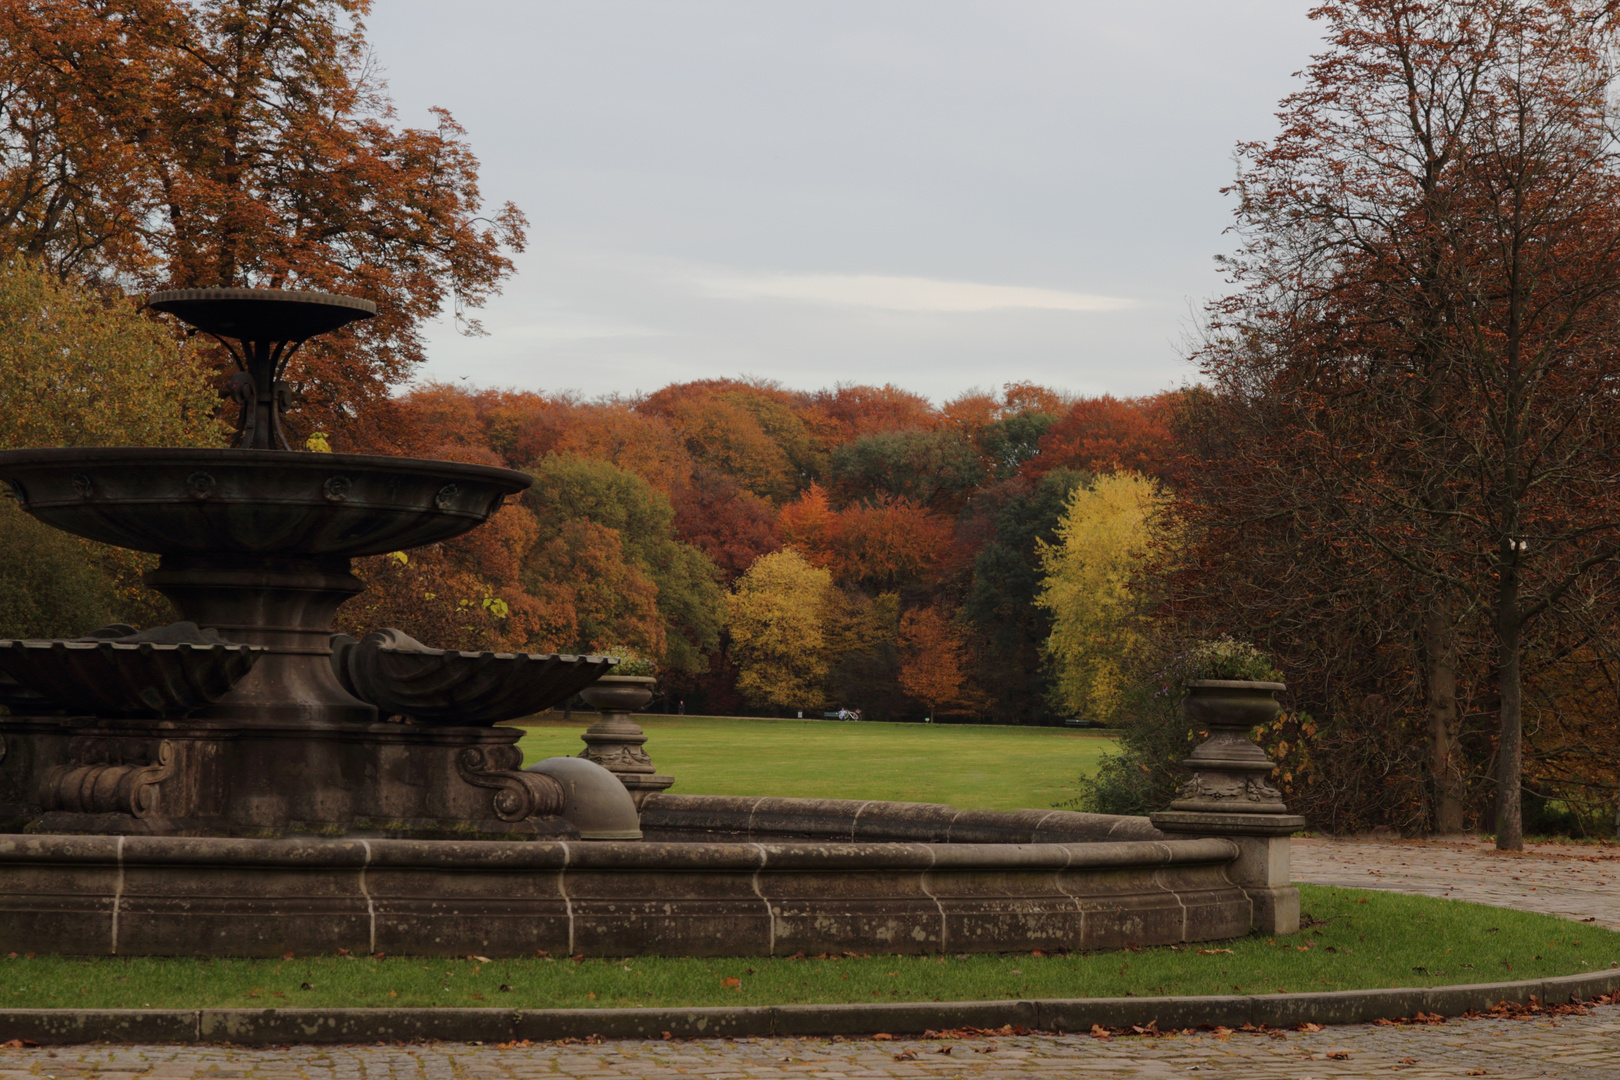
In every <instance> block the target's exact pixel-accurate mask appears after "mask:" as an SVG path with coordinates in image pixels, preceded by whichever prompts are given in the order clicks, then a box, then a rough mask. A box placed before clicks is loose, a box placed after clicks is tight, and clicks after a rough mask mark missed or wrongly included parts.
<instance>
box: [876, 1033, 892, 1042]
mask: <svg viewBox="0 0 1620 1080" xmlns="http://www.w3.org/2000/svg"><path fill="white" fill-rule="evenodd" d="M872 1041H873V1042H894V1036H893V1035H890V1034H889V1033H888V1032H887V1031H880V1032H878V1033H877V1034H876V1035H873V1036H872Z"/></svg>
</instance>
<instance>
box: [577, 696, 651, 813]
mask: <svg viewBox="0 0 1620 1080" xmlns="http://www.w3.org/2000/svg"><path fill="white" fill-rule="evenodd" d="M656 682H657V680H656V679H653V678H651V677H649V676H642V675H604V676H602V678H600V679H598V680H597V681H596V682H594V683H592V684H591V685H590V686H587V687H586V688H585V689H583V690H581V691H580V692H579V696H580V697H582V698H584V699H585V703H586V704H587V705H590V706H591V707H592V708H594V709H596V711H597V720H596V723H594V724H592V725H591V726H590V727H588V728H586V729H585V734H583V735H581V736H580V738H581V739H583V740H584V742H585V749H584V750H583V751H581V752H580V755H579V756H580V757H582V758H584V759H585V760H587V761H594V762H596V764H598V765H600V766H602V768H604V769H606V770H607V771H608V772H610V773H612V774H613V775H614V776H616V777H618V778H619V782H620V783H622V784H623V785H624V787H625V790H626V791H628V792H630V797H631V798H632V799H634V800H635V803H636V808H637V809H640V807H641V803H642V800H644V799H645V798H646V797H647V796H648V795H651V794H652V793H653V792H655V791H663V790H664V789H665V788H667V787H669V786H670V785H671V784H673V783H674V782H675V778H674V777H673V776H660V775H658V770H657V769H656V768H655V767H654V766H653V763H652V758H650V757H648V756H647V751H646V750H645V749H643V744H644V743H646V741H647V734H646V732H644V731H642V730H641V725H640V724H638V723H636V722H635V721H634V720H632V719H631V718H630V711H631V710H632V709H639V708H641V707H642V706H643V705H645V704H647V702H649V701H651V700H652V692H653V686H654V684H655V683H656Z"/></svg>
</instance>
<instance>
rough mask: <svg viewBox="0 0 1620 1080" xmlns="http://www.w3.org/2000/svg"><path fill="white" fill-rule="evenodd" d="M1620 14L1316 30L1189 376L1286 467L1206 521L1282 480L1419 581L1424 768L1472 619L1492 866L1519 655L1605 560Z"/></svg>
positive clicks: (1327, 525)
mask: <svg viewBox="0 0 1620 1080" xmlns="http://www.w3.org/2000/svg"><path fill="white" fill-rule="evenodd" d="M1615 14H1616V11H1615V5H1613V4H1610V3H1591V4H1585V3H1577V2H1565V0H1546V2H1537V3H1528V2H1527V3H1503V2H1500V0H1431V2H1406V0H1401V2H1395V0H1357V2H1343V3H1329V4H1324V5H1322V6H1320V7H1319V8H1317V9H1316V10H1315V11H1314V12H1313V17H1315V18H1317V19H1319V20H1322V21H1323V22H1325V23H1326V25H1327V27H1328V42H1329V47H1328V50H1327V51H1326V52H1325V53H1323V54H1322V55H1321V56H1319V57H1317V58H1316V59H1315V61H1314V62H1313V64H1312V65H1311V67H1310V69H1309V70H1308V71H1307V73H1306V80H1305V86H1304V87H1303V88H1302V89H1301V90H1300V91H1299V92H1297V93H1296V94H1294V95H1291V96H1290V97H1289V98H1288V99H1286V100H1285V101H1284V103H1283V107H1282V116H1283V118H1284V122H1285V123H1284V131H1283V133H1282V134H1281V135H1279V136H1278V137H1277V138H1276V139H1275V140H1273V141H1272V142H1270V143H1264V144H1254V145H1250V146H1245V147H1243V148H1242V153H1243V157H1244V166H1243V171H1242V174H1241V178H1240V182H1239V185H1238V188H1237V191H1238V194H1239V197H1240V198H1239V205H1238V209H1237V215H1238V229H1239V232H1240V235H1241V236H1242V239H1243V246H1242V248H1241V249H1240V251H1239V252H1238V253H1237V255H1236V256H1234V258H1233V259H1231V260H1230V261H1229V262H1228V264H1227V265H1228V266H1229V268H1230V270H1231V273H1232V274H1233V277H1234V280H1235V281H1236V282H1237V283H1238V284H1239V286H1240V288H1239V290H1238V291H1237V292H1235V293H1234V294H1233V295H1232V296H1231V297H1229V298H1227V299H1226V300H1224V301H1222V302H1221V303H1219V304H1217V305H1216V307H1215V309H1214V311H1213V319H1212V322H1213V327H1212V330H1213V340H1212V342H1211V344H1210V346H1209V347H1208V348H1206V350H1205V351H1204V353H1203V364H1204V369H1205V371H1206V373H1207V374H1208V376H1209V377H1210V379H1211V381H1212V383H1213V384H1214V385H1215V386H1216V387H1217V388H1218V389H1219V390H1220V391H1221V393H1222V395H1223V397H1224V398H1225V399H1226V400H1228V401H1230V402H1232V403H1233V405H1234V408H1237V409H1244V408H1247V413H1248V415H1249V416H1250V417H1251V419H1253V418H1254V417H1260V418H1262V419H1263V421H1264V422H1265V423H1266V424H1267V425H1268V426H1269V427H1270V434H1271V437H1270V438H1269V439H1268V441H1267V444H1266V445H1267V446H1268V447H1269V448H1276V447H1278V446H1280V445H1282V443H1283V442H1284V440H1285V439H1286V440H1290V441H1291V442H1292V444H1293V452H1290V453H1287V454H1286V455H1285V456H1284V457H1282V458H1279V459H1277V460H1276V461H1275V462H1274V463H1267V461H1266V460H1265V459H1264V456H1263V455H1254V456H1253V457H1252V458H1251V459H1250V460H1249V462H1248V463H1246V467H1245V468H1244V469H1242V470H1233V472H1234V475H1233V476H1230V477H1226V478H1224V480H1223V485H1222V486H1223V488H1225V489H1226V492H1225V493H1224V494H1223V498H1224V499H1225V500H1226V508H1227V509H1226V510H1225V511H1224V512H1223V511H1217V512H1216V513H1215V515H1214V517H1215V519H1216V520H1217V521H1219V520H1220V519H1222V518H1223V516H1224V517H1226V518H1227V519H1228V520H1229V519H1230V518H1231V517H1233V516H1238V515H1246V514H1248V515H1252V514H1254V513H1255V512H1256V509H1257V507H1256V503H1255V499H1256V497H1257V496H1259V495H1260V493H1261V492H1264V493H1266V494H1267V495H1270V494H1274V493H1277V492H1279V491H1280V490H1281V488H1282V486H1283V485H1282V484H1281V483H1280V479H1281V476H1282V474H1283V472H1284V471H1286V472H1287V474H1288V479H1289V480H1290V482H1291V483H1293V484H1295V485H1296V486H1297V488H1298V490H1300V491H1301V492H1302V494H1301V495H1300V496H1295V497H1293V498H1290V499H1288V500H1287V503H1286V505H1285V507H1284V508H1283V511H1284V512H1297V513H1299V514H1300V515H1301V516H1302V517H1305V518H1308V519H1309V523H1310V527H1311V528H1312V529H1313V530H1315V531H1317V532H1319V533H1321V534H1324V535H1335V536H1337V537H1339V538H1341V539H1342V540H1343V541H1344V542H1345V543H1346V544H1348V543H1352V542H1353V543H1356V544H1359V545H1361V546H1362V547H1363V548H1365V549H1367V550H1370V551H1373V552H1376V553H1377V555H1378V556H1379V561H1380V562H1381V563H1382V564H1384V566H1381V567H1380V568H1379V569H1380V571H1381V572H1386V573H1388V574H1389V575H1391V576H1392V577H1393V578H1395V579H1398V580H1405V581H1411V582H1420V583H1422V586H1423V588H1424V590H1425V595H1421V596H1420V597H1419V598H1418V600H1417V603H1416V605H1415V609H1416V611H1417V612H1419V613H1421V615H1422V616H1423V617H1424V618H1426V619H1427V620H1428V624H1427V625H1426V626H1425V627H1424V628H1423V629H1422V630H1421V631H1420V633H1421V634H1422V635H1423V653H1424V659H1425V663H1426V664H1427V666H1428V668H1429V678H1428V682H1429V699H1430V701H1429V708H1430V713H1431V717H1433V718H1435V719H1436V723H1435V724H1434V725H1433V726H1432V728H1431V737H1432V740H1433V742H1434V745H1435V747H1436V757H1437V758H1439V757H1441V756H1442V752H1443V751H1447V750H1448V749H1449V748H1448V747H1447V746H1446V743H1447V741H1448V740H1447V739H1446V738H1444V737H1443V736H1445V735H1446V734H1447V733H1446V731H1445V730H1444V728H1445V726H1446V724H1448V723H1450V722H1451V720H1450V715H1451V714H1452V713H1453V712H1454V705H1453V704H1452V702H1451V700H1450V699H1451V698H1453V696H1454V693H1455V686H1454V679H1453V678H1451V676H1450V675H1448V669H1452V668H1453V667H1454V657H1455V656H1456V654H1457V648H1458V645H1459V631H1458V628H1459V627H1460V626H1462V625H1463V623H1464V620H1465V618H1466V616H1467V613H1468V609H1469V608H1470V607H1471V606H1472V605H1475V604H1477V605H1478V610H1479V612H1480V615H1481V616H1482V618H1483V620H1484V622H1485V623H1486V625H1487V626H1488V627H1489V632H1490V635H1491V637H1492V639H1493V651H1494V656H1493V657H1492V662H1493V666H1494V667H1495V670H1496V679H1497V683H1496V691H1497V698H1498V702H1497V713H1498V718H1499V733H1498V738H1497V745H1496V758H1497V793H1496V815H1497V822H1496V825H1497V842H1498V845H1499V846H1501V847H1503V848H1507V849H1517V848H1519V847H1521V846H1522V822H1521V817H1520V777H1521V773H1522V752H1523V728H1522V701H1523V680H1522V677H1521V675H1522V672H1521V666H1522V662H1523V659H1524V648H1525V635H1526V633H1527V630H1528V628H1530V627H1531V626H1532V625H1533V624H1535V623H1536V621H1537V620H1541V619H1546V618H1553V619H1556V618H1559V617H1561V615H1562V614H1563V610H1564V608H1565V607H1566V605H1567V603H1568V601H1570V600H1571V599H1572V598H1573V597H1575V596H1577V595H1579V594H1580V593H1581V592H1582V588H1583V583H1584V582H1586V581H1588V580H1590V579H1591V575H1593V574H1594V572H1595V571H1597V570H1599V569H1600V568H1601V567H1603V566H1604V565H1605V564H1607V563H1609V562H1610V561H1612V560H1613V559H1615V558H1616V557H1617V556H1620V504H1617V502H1616V500H1615V498H1614V495H1613V492H1612V478H1613V476H1614V472H1615V462H1616V447H1617V437H1620V430H1617V426H1616V424H1615V422H1614V420H1613V416H1614V410H1613V409H1612V408H1611V407H1610V398H1611V397H1612V382H1613V370H1614V361H1613V358H1614V356H1615V348H1614V346H1615V342H1614V334H1613V330H1612V327H1613V325H1614V324H1615V315H1616V302H1615V298H1616V295H1617V293H1620V214H1617V213H1616V211H1615V207H1616V205H1620V200H1617V196H1620V187H1617V180H1620V172H1617V170H1616V168H1615V164H1616V163H1615V161H1614V143H1613V138H1612V130H1613V129H1612V123H1611V122H1612V119H1613V117H1612V116H1611V111H1610V109H1611V107H1610V102H1609V97H1608V90H1609V87H1610V80H1611V77H1612V72H1611V69H1610V64H1611V63H1612V57H1613V55H1614V53H1613V47H1614V45H1615V30H1616V24H1615ZM1251 406H1252V407H1251ZM1234 415H1236V414H1235V413H1234ZM1244 477H1247V478H1248V479H1247V480H1244ZM1234 480H1240V481H1243V482H1244V483H1246V484H1247V486H1246V487H1240V486H1239V485H1237V484H1234V483H1233V481H1234ZM1206 505H1210V506H1213V505H1215V504H1214V501H1213V500H1209V501H1207V502H1206ZM1218 531H1219V530H1218V529H1217V530H1216V532H1218ZM1211 535H1214V534H1213V533H1212V534H1211ZM1386 568H1387V569H1386Z"/></svg>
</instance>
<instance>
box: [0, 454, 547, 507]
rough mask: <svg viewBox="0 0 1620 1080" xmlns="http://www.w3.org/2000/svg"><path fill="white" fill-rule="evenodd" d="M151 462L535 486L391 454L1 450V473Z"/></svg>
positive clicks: (513, 475) (502, 473)
mask: <svg viewBox="0 0 1620 1080" xmlns="http://www.w3.org/2000/svg"><path fill="white" fill-rule="evenodd" d="M142 461H151V462H153V463H154V464H174V463H180V462H185V463H188V464H189V463H191V462H196V463H197V464H199V465H213V464H217V465H220V466H226V467H241V466H243V465H247V464H250V463H257V464H256V467H266V466H272V465H273V466H277V467H282V468H285V467H289V466H290V467H293V468H300V469H304V468H307V469H322V468H325V469H330V470H332V471H333V472H341V471H343V470H344V469H367V468H369V469H386V470H389V471H398V470H411V471H421V472H424V473H429V474H432V475H453V476H473V477H481V478H483V479H485V480H489V481H492V482H504V483H507V484H512V485H516V486H515V488H514V490H513V491H512V492H510V494H514V495H515V494H517V493H518V492H520V491H525V490H527V489H528V488H529V487H531V486H532V485H533V484H534V477H533V476H531V475H529V474H528V473H526V472H523V471H522V470H520V469H507V468H502V467H501V466H499V465H478V464H475V463H473V462H467V461H443V460H439V459H437V458H413V457H394V456H392V455H389V454H323V453H317V452H315V451H310V450H238V449H233V448H229V447H186V446H40V447H27V448H23V449H17V450H0V473H3V472H4V471H5V470H6V469H7V468H11V467H17V468H28V467H34V468H39V467H52V466H59V467H68V466H73V465H87V466H96V465H122V464H130V463H140V462H142Z"/></svg>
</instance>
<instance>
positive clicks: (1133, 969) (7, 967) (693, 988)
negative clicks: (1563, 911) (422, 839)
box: [0, 885, 1620, 1009]
mask: <svg viewBox="0 0 1620 1080" xmlns="http://www.w3.org/2000/svg"><path fill="white" fill-rule="evenodd" d="M1301 892H1302V893H1303V899H1304V909H1305V911H1306V912H1307V913H1308V914H1307V922H1308V924H1309V925H1307V927H1306V928H1305V929H1304V930H1303V931H1302V932H1301V933H1299V934H1297V935H1294V936H1292V937H1283V938H1263V937H1256V936H1250V937H1247V938H1240V939H1237V940H1233V941H1224V942H1206V943H1202V944H1192V945H1180V946H1166V947H1156V948H1148V949H1136V950H1123V951H1108V952H1092V953H1058V954H1049V955H1042V954H1039V953H1037V954H1033V955H1032V954H1029V953H1016V954H1003V955H996V956H955V957H945V958H941V957H937V956H861V957H849V956H841V957H825V958H823V957H806V958H803V959H787V958H782V959H762V958H758V957H741V958H734V959H733V958H713V957H689V958H666V957H632V958H628V959H612V958H596V957H590V958H582V959H580V960H577V961H575V960H573V959H570V958H569V957H566V956H560V957H559V956H544V957H540V956H536V957H525V958H522V959H511V960H508V959H496V960H482V959H479V958H462V959H452V960H447V959H434V958H423V957H409V956H386V957H382V958H380V959H379V958H375V957H355V956H295V957H293V958H291V959H283V960H235V959H192V958H156V957H127V958H126V957H98V958H76V957H62V956H33V955H28V956H18V955H12V956H10V957H0V1009H4V1008H5V1007H6V1006H11V1007H21V1008H93V1009H109V1008H167V1009H175V1008H254V1007H286V1006H300V1007H314V1008H333V1007H351V1008H352V1007H364V1006H462V1007H468V1006H472V1007H478V1006H490V1007H504V1008H515V1009H516V1008H522V1009H543V1008H593V1007H595V1008H629V1007H636V1006H671V1007H686V1006H699V1005H785V1004H799V1003H806V1004H828V1003H835V1002H870V1001H942V1000H943V1001H984V1000H996V999H1002V998H1076V997H1127V996H1132V995H1135V996H1140V997H1156V996H1165V995H1201V994H1266V993H1274V992H1276V993H1280V992H1290V993H1298V992H1307V991H1321V990H1357V989H1373V988H1388V987H1400V986H1406V987H1415V986H1443V985H1450V984H1455V983H1472V982H1502V981H1513V980H1519V979H1536V978H1547V977H1552V976H1558V975H1573V974H1577V973H1579V972H1584V971H1592V970H1596V969H1599V968H1607V967H1610V966H1611V965H1615V964H1620V933H1616V932H1615V931H1612V930H1606V929H1603V928H1600V927H1595V926H1589V925H1583V924H1580V923H1573V922H1569V921H1567V920H1564V919H1558V918H1554V917H1553V916H1550V915H1538V914H1535V913H1532V912H1525V911H1514V910H1511V909H1507V908H1496V907H1486V906H1484V905H1481V904H1469V903H1463V902H1461V901H1456V900H1439V899H1435V898H1433V897H1426V896H1404V895H1401V894H1399V893H1387V892H1374V891H1370V890H1364V889H1345V888H1330V887H1323V886H1311V885H1305V886H1301Z"/></svg>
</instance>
